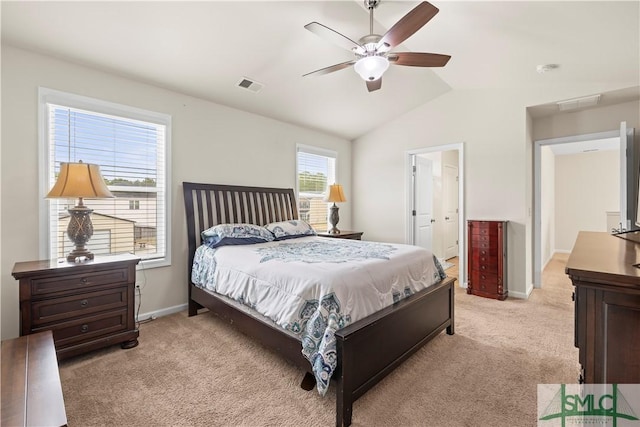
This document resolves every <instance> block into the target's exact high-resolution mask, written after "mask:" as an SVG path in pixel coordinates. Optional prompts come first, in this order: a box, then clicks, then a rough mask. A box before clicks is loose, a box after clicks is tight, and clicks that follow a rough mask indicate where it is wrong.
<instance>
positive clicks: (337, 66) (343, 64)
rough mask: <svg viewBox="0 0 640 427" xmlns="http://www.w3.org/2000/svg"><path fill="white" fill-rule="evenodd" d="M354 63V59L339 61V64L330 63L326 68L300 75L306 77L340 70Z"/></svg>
mask: <svg viewBox="0 0 640 427" xmlns="http://www.w3.org/2000/svg"><path fill="white" fill-rule="evenodd" d="M355 63H356V61H355V60H353V61H347V62H341V63H340V64H335V65H332V66H330V67H326V68H320V69H319V70H315V71H312V72H310V73H307V74H303V75H302V77H306V76H321V75H322V74H329V73H333V72H334V71H338V70H342V69H343V68H347V67H350V66H352V65H353V64H355Z"/></svg>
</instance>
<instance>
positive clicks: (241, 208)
mask: <svg viewBox="0 0 640 427" xmlns="http://www.w3.org/2000/svg"><path fill="white" fill-rule="evenodd" d="M183 190H184V202H185V209H186V218H187V232H188V275H189V280H188V296H189V316H194V315H197V314H198V310H199V309H201V308H207V309H209V310H210V311H211V312H213V313H214V314H216V315H218V316H219V317H221V318H223V319H225V320H227V321H228V322H229V323H232V324H233V325H234V327H236V328H238V329H239V330H240V331H242V332H243V333H245V334H246V335H249V336H251V337H252V338H253V339H255V340H256V341H258V342H260V343H261V344H263V345H265V346H267V347H269V348H271V349H273V350H275V351H276V352H278V353H279V354H281V355H282V356H283V357H284V358H286V359H288V360H289V361H290V362H292V363H294V364H295V365H297V366H299V367H300V368H301V369H302V370H303V372H305V373H306V374H305V377H304V379H303V381H302V384H301V386H302V387H303V388H305V389H310V388H312V387H313V384H314V383H315V379H314V377H313V375H312V374H311V372H312V369H311V365H310V363H309V360H307V358H305V356H304V355H303V353H302V347H301V340H300V338H299V337H298V336H296V335H295V334H293V333H291V331H290V330H287V329H285V328H283V327H281V326H278V325H276V324H275V323H274V322H273V321H272V320H271V319H268V318H266V317H264V316H261V315H259V314H256V313H254V312H253V311H252V310H251V309H249V308H247V307H246V306H243V305H242V304H238V303H237V302H236V301H233V300H232V299H230V298H227V297H225V296H224V295H219V294H217V293H214V292H211V291H209V290H207V289H204V288H202V287H199V286H202V285H201V284H199V286H196V284H194V282H193V277H192V272H193V269H192V266H193V264H194V258H195V257H196V251H197V250H198V248H200V247H201V245H202V243H203V242H202V237H201V233H202V232H203V231H204V230H207V229H209V228H211V227H213V226H215V225H218V224H238V223H244V224H256V225H265V224H269V223H275V222H281V221H289V220H296V219H298V212H297V207H296V202H295V196H294V192H293V190H292V189H280V188H263V187H243V186H230V185H216V184H199V183H190V182H184V183H183ZM316 239H319V240H326V241H332V240H334V239H322V238H319V237H317V238H316ZM336 240H341V239H336ZM199 255H200V254H199ZM196 281H199V280H196ZM454 282H455V278H449V277H446V278H444V279H442V280H439V281H438V282H437V283H435V284H433V285H431V286H429V287H427V288H425V289H423V290H419V291H416V292H415V293H412V294H411V295H409V296H406V297H405V298H402V299H399V300H398V301H397V302H395V303H393V304H392V305H389V306H387V307H385V308H382V309H381V310H379V311H376V312H375V313H373V314H370V315H367V316H366V317H364V318H361V319H359V320H356V321H353V322H350V323H347V325H346V326H344V327H342V328H339V329H337V330H335V334H334V337H335V353H336V355H337V364H336V366H335V371H334V372H333V374H332V375H331V380H332V382H333V383H334V384H335V387H336V425H338V426H342V425H346V426H348V425H350V424H351V414H352V407H353V402H354V401H355V400H356V399H358V398H359V397H360V396H362V395H363V394H364V393H365V392H366V391H367V390H369V389H370V388H371V387H373V386H374V385H375V384H377V383H378V382H379V381H380V380H381V379H382V378H384V377H385V376H386V375H387V374H388V373H390V372H391V371H392V370H393V369H394V368H396V367H397V366H398V365H399V364H401V363H402V362H403V361H404V360H405V359H407V358H408V357H409V356H411V355H412V354H413V353H414V352H415V351H417V350H418V349H419V348H420V347H421V346H422V345H424V344H425V343H427V342H428V341H429V340H431V339H432V338H433V337H435V336H437V335H438V334H440V333H441V332H442V331H443V330H446V332H447V334H450V335H452V334H453V333H454V303H453V302H454ZM394 301H395V299H394ZM381 337H384V342H385V345H384V346H380V344H379V341H380V338H381Z"/></svg>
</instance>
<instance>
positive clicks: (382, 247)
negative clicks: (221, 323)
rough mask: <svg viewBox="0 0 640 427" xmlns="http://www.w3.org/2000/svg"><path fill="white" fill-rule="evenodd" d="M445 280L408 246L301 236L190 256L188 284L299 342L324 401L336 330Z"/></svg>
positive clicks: (428, 258)
mask: <svg viewBox="0 0 640 427" xmlns="http://www.w3.org/2000/svg"><path fill="white" fill-rule="evenodd" d="M444 277H445V275H444V272H443V271H442V267H441V266H440V264H439V263H438V261H437V259H436V258H435V257H434V256H433V254H431V252H429V251H427V250H425V249H423V248H419V247H416V246H409V245H398V244H383V243H373V242H363V241H356V240H346V239H329V238H321V237H316V236H313V237H302V238H297V239H290V240H285V241H274V242H269V243H259V244H252V245H242V246H223V247H219V248H216V249H211V248H209V247H207V246H204V245H203V246H201V247H199V248H198V249H197V250H196V254H195V258H194V263H193V269H192V281H193V283H194V284H195V285H196V286H199V287H201V288H204V289H208V290H210V291H214V292H217V293H219V294H223V295H226V296H228V297H230V298H233V299H235V300H237V301H240V302H242V303H243V304H246V305H248V306H250V307H252V308H253V309H255V310H256V311H257V312H259V313H261V314H262V315H264V316H266V317H268V318H270V319H272V320H273V321H274V322H275V323H276V324H278V325H280V326H281V327H283V328H285V329H288V330H290V331H292V332H294V333H296V334H298V335H299V336H300V340H301V342H302V347H303V348H302V352H303V354H304V355H305V356H306V357H307V359H309V361H310V363H311V365H312V369H313V371H314V373H315V376H316V382H317V387H318V391H319V392H320V393H321V394H325V393H326V390H327V387H328V384H329V379H330V378H331V374H332V373H333V371H334V370H335V367H336V366H337V360H336V353H335V337H334V333H335V331H336V330H338V329H340V328H342V327H344V326H346V325H348V324H349V323H351V322H355V321H357V320H359V319H362V318H364V317H366V316H368V315H370V314H372V313H374V312H376V311H378V310H380V309H382V308H384V307H386V306H389V305H391V304H393V303H394V302H396V301H398V300H400V299H402V298H404V297H406V296H408V295H411V294H413V293H415V292H417V291H419V290H422V289H424V288H426V287H428V286H430V285H432V284H434V283H436V282H438V281H440V280H441V279H443V278H444Z"/></svg>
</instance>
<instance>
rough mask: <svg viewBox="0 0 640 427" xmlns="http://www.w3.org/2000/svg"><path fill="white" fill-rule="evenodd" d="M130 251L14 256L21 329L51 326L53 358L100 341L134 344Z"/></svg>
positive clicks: (29, 330)
mask: <svg viewBox="0 0 640 427" xmlns="http://www.w3.org/2000/svg"><path fill="white" fill-rule="evenodd" d="M138 262H139V258H138V257H135V256H133V255H129V254H125V255H116V256H100V257H96V259H95V260H92V261H86V262H83V263H78V264H75V263H69V262H67V261H66V260H65V261H64V262H58V261H57V260H51V261H30V262H18V263H16V264H15V265H14V267H13V272H12V273H11V274H12V275H13V277H14V278H16V279H18V280H19V281H20V284H19V286H20V317H21V326H20V335H28V334H32V333H36V332H40V331H45V330H51V331H52V332H53V339H54V342H55V347H56V352H57V355H58V359H59V360H61V359H64V358H66V357H70V356H75V355H78V354H82V353H85V352H87V351H90V350H94V349H97V348H101V347H106V346H109V345H113V344H121V345H122V347H123V348H131V347H135V346H136V345H138V335H139V333H138V329H137V327H136V323H135V313H134V300H135V283H136V264H138Z"/></svg>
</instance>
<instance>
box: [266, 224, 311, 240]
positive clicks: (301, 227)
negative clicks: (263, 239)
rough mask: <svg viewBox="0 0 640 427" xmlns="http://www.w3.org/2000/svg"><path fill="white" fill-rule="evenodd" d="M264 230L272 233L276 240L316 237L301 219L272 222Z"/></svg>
mask: <svg viewBox="0 0 640 427" xmlns="http://www.w3.org/2000/svg"><path fill="white" fill-rule="evenodd" d="M265 228H266V229H267V230H269V231H270V232H272V233H273V235H274V236H275V237H276V240H286V239H295V238H296V237H304V236H315V235H316V232H315V231H314V229H313V228H311V226H310V225H309V224H307V223H306V222H305V221H303V220H301V219H293V220H291V221H282V222H272V223H271V224H267V225H265Z"/></svg>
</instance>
